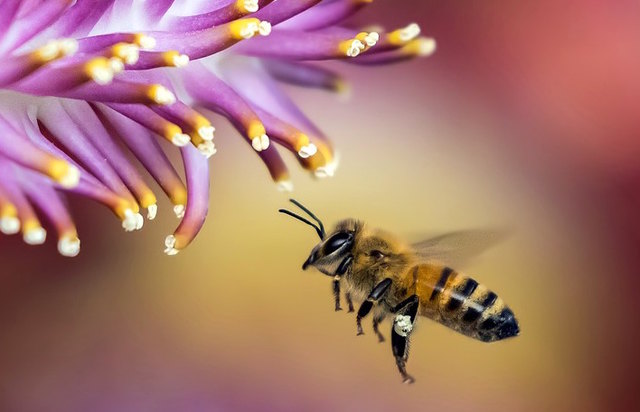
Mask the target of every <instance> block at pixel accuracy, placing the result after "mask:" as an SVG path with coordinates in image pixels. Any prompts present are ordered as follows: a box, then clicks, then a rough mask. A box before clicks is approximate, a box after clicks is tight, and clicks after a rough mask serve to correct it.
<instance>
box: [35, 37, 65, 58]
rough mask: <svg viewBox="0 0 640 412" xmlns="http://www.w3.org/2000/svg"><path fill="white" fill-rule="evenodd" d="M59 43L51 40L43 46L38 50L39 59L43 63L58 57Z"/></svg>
mask: <svg viewBox="0 0 640 412" xmlns="http://www.w3.org/2000/svg"><path fill="white" fill-rule="evenodd" d="M60 51H61V50H60V42H58V41H57V40H52V41H50V42H47V44H45V45H44V46H42V47H40V48H39V49H38V54H40V58H41V59H42V60H45V61H49V60H53V59H55V58H56V57H58V53H60Z"/></svg>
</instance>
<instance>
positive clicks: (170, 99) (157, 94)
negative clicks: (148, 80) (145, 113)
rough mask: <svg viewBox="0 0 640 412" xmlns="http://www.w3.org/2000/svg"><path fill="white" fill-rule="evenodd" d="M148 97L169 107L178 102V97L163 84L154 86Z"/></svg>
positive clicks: (151, 87) (150, 88)
mask: <svg viewBox="0 0 640 412" xmlns="http://www.w3.org/2000/svg"><path fill="white" fill-rule="evenodd" d="M147 95H148V96H149V97H150V98H151V100H153V101H154V102H156V103H157V104H162V105H169V104H173V103H175V102H176V96H175V95H174V94H173V92H171V90H169V89H167V88H166V87H164V86H163V85H161V84H153V85H151V86H150V87H149V90H148V91H147Z"/></svg>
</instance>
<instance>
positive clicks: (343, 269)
mask: <svg viewBox="0 0 640 412" xmlns="http://www.w3.org/2000/svg"><path fill="white" fill-rule="evenodd" d="M352 263H353V256H351V255H349V256H347V257H346V258H344V260H343V261H342V262H341V263H340V266H338V270H336V275H335V276H334V277H333V298H334V301H335V311H336V312H337V311H339V310H342V308H341V307H340V278H341V277H342V275H344V274H345V273H347V270H349V268H350V267H351V264H352ZM348 302H349V309H351V310H353V305H352V304H351V300H350V299H348Z"/></svg>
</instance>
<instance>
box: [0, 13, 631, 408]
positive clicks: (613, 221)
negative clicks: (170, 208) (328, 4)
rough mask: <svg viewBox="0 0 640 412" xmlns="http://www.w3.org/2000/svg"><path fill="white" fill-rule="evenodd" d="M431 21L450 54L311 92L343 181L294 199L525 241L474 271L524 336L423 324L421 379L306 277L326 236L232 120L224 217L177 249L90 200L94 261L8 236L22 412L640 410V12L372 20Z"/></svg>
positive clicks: (2, 319) (11, 359)
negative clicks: (405, 374)
mask: <svg viewBox="0 0 640 412" xmlns="http://www.w3.org/2000/svg"><path fill="white" fill-rule="evenodd" d="M412 21H416V22H418V23H419V24H420V25H421V26H422V28H423V33H424V34H425V35H429V36H433V37H435V38H436V39H437V42H438V50H437V52H436V54H435V55H434V56H433V57H431V58H429V59H424V60H419V61H413V62H410V63H407V64H404V65H399V66H389V67H377V68H361V67H352V66H346V65H340V66H338V67H339V68H340V70H342V71H343V72H344V73H345V75H346V76H347V78H349V79H351V80H352V96H351V99H350V100H349V101H348V102H345V103H340V104H338V103H336V99H335V97H333V96H330V95H327V94H323V93H318V92H307V91H299V90H297V89H291V91H292V93H293V94H294V95H295V96H296V99H297V101H299V102H300V104H301V105H302V106H303V107H304V108H305V110H306V111H307V113H309V114H310V115H311V117H312V118H313V119H314V120H316V121H317V123H318V124H319V125H321V127H322V128H323V129H324V130H325V131H326V132H327V133H328V134H329V135H330V136H331V137H332V139H333V141H334V142H335V143H336V146H337V147H338V148H339V150H340V152H341V154H342V164H341V166H340V168H339V169H338V173H337V175H336V177H335V178H334V179H332V180H330V181H321V182H315V181H312V179H309V178H307V177H306V176H304V175H302V173H299V172H297V173H294V177H295V179H296V180H295V183H296V185H297V186H296V192H295V193H294V195H295V196H296V197H297V198H298V199H300V200H302V201H304V202H305V203H307V204H309V206H310V207H312V208H313V209H314V210H316V211H317V212H318V213H319V214H320V215H322V216H324V217H325V219H326V220H327V223H328V222H332V221H336V220H337V219H339V218H342V217H346V216H356V217H359V218H362V219H365V220H367V221H370V222H371V223H372V224H376V225H380V226H383V227H387V228H389V229H392V230H395V231H397V232H398V233H401V234H415V233H425V232H434V233H438V232H442V231H446V230H454V229H460V228H465V227H479V226H491V225H500V226H509V227H512V228H513V229H514V233H515V235H514V237H513V238H512V239H510V240H509V241H507V242H506V244H505V245H501V246H498V247H496V248H495V249H493V250H491V251H489V252H488V253H487V254H486V255H484V256H482V257H481V259H479V260H478V261H477V262H475V263H473V264H472V265H471V266H470V267H469V268H464V269H465V270H468V271H470V272H472V273H473V274H474V275H476V277H477V278H478V279H479V280H481V281H482V282H485V283H486V284H488V285H489V286H490V287H491V288H493V289H496V290H498V291H499V292H500V294H501V296H503V297H504V298H505V300H506V301H507V302H508V303H509V304H510V306H511V307H512V308H513V309H514V311H515V312H516V315H517V316H518V317H519V319H520V322H521V325H522V330H523V333H522V336H520V337H518V338H517V339H513V340H511V341H509V342H503V343H498V344H495V345H488V346H487V345H483V344H481V343H477V342H468V341H467V340H465V338H462V337H460V336H458V335H455V334H453V333H450V332H449V331H446V330H444V328H441V327H439V326H437V325H431V324H429V323H428V322H427V321H424V322H422V323H421V325H420V329H419V330H418V331H417V333H416V334H415V336H414V340H413V342H414V343H413V346H412V353H411V359H410V362H409V370H410V372H412V373H413V374H414V375H415V376H416V378H417V379H418V381H417V382H416V384H415V385H413V386H412V387H405V386H402V385H401V384H400V380H399V378H398V376H397V372H396V370H395V367H394V366H393V360H392V356H391V353H390V349H389V348H388V347H387V344H384V345H377V344H376V343H375V339H374V338H373V337H372V336H371V335H372V334H371V332H370V331H368V334H367V335H365V336H364V337H358V338H356V336H355V326H354V320H353V319H352V318H351V317H348V316H347V315H345V314H344V313H341V314H335V313H333V311H332V308H331V301H330V300H331V298H330V292H329V284H328V283H327V282H326V279H324V278H323V277H321V276H320V275H318V274H315V273H306V272H304V273H303V272H301V271H300V270H299V266H300V264H301V263H302V261H303V260H304V259H305V258H306V254H307V253H308V251H309V250H310V249H311V247H312V246H313V243H314V241H315V240H313V238H312V234H311V233H310V232H309V231H308V230H307V229H306V228H305V227H299V226H298V225H296V224H294V223H292V222H290V221H288V220H286V219H283V218H281V217H280V216H277V215H276V214H275V210H276V209H277V208H278V207H281V206H283V205H284V204H285V202H286V197H285V196H283V195H281V194H278V193H277V192H275V190H274V189H273V187H271V186H270V184H269V179H268V176H267V173H266V172H265V171H264V170H262V168H261V166H260V165H259V163H258V162H257V159H252V158H251V154H250V153H248V150H247V149H246V147H244V145H243V144H242V142H240V139H238V138H236V137H234V136H232V132H231V131H230V130H229V129H228V128H227V129H225V128H224V127H220V132H219V133H218V136H220V137H219V138H220V139H221V142H220V143H219V145H220V147H221V150H220V153H218V154H217V155H216V156H215V157H214V159H212V165H213V166H212V167H213V172H212V176H213V194H212V198H213V200H212V210H211V216H210V218H209V221H208V222H207V225H206V227H205V230H204V231H203V232H202V234H201V235H200V237H199V238H198V239H197V241H196V243H195V244H194V245H192V246H191V247H190V248H189V249H188V250H187V251H185V252H184V253H182V254H180V255H179V256H177V257H176V258H174V259H172V258H168V257H165V256H163V255H162V253H161V249H162V248H161V246H162V240H161V239H163V237H164V235H166V234H167V233H168V232H169V231H170V230H172V229H173V225H174V224H175V222H173V220H171V219H170V218H169V217H163V216H161V217H160V220H159V222H157V223H154V224H153V225H149V226H148V227H145V230H144V231H143V232H141V233H139V234H134V235H125V234H123V233H121V231H120V230H119V228H118V225H117V224H116V223H114V221H113V219H112V217H111V216H109V215H108V213H107V212H105V211H104V210H102V209H100V208H98V207H97V206H95V205H93V204H88V203H86V202H84V201H82V202H74V204H73V207H74V210H75V211H76V216H77V221H78V226H79V228H80V235H81V237H82V241H83V251H82V253H81V256H79V257H78V258H77V259H74V260H68V259H63V258H60V257H58V256H56V255H55V252H54V249H55V248H54V247H53V245H51V244H50V245H48V246H47V247H46V248H38V249H36V248H29V247H27V246H25V245H23V244H21V243H20V242H19V241H18V239H13V238H10V239H7V238H0V248H1V249H0V250H1V255H0V259H1V260H2V265H1V269H0V328H1V329H0V330H2V337H1V338H0V366H1V367H2V371H3V373H2V375H1V377H0V410H3V411H4V410H7V411H57V410H60V411H84V410H92V411H112V410H118V411H146V410H153V411H155V410H163V411H164V410H166V411H174V410H190V411H209V410H278V411H284V410H296V411H297V410H362V409H364V408H367V409H368V410H390V409H392V408H393V409H394V410H402V409H410V408H421V409H443V410H518V411H529V410H530V411H534V410H540V409H543V408H544V409H546V410H554V411H555V410H594V411H599V410H623V409H626V410H635V409H637V408H638V407H640V403H639V401H638V399H637V397H638V395H637V387H638V380H637V370H638V367H640V365H639V362H638V355H637V350H636V346H637V343H636V342H637V340H638V337H639V332H638V330H637V326H636V325H637V321H636V319H635V315H636V314H638V313H639V312H638V309H639V306H640V300H639V299H638V298H637V292H636V291H637V290H638V287H640V281H638V276H637V275H638V269H637V267H638V266H637V263H638V262H637V260H638V259H637V256H638V245H640V219H638V217H637V213H638V209H639V207H638V206H639V200H640V197H639V194H640V190H639V188H638V183H640V163H638V161H637V157H638V154H639V152H640V139H638V133H639V132H640V120H639V118H640V117H639V116H638V107H639V104H640V79H639V76H638V73H640V46H639V44H640V24H639V23H640V4H638V3H637V2H635V1H618V2H605V1H596V0H585V1H580V2H571V1H549V0H542V1H537V2H522V1H519V2H511V1H482V2H480V1H468V2H453V1H417V0H414V1H403V2H397V1H391V0H377V1H376V2H374V3H373V4H372V5H371V6H370V7H369V8H368V9H367V10H366V11H365V12H363V13H362V14H360V15H358V16H357V17H356V18H355V19H354V22H356V23H358V24H370V23H381V24H384V25H385V26H386V27H396V26H403V25H405V24H406V23H408V22H412ZM354 119H355V120H354ZM216 126H217V127H218V125H216ZM225 134H226V136H227V137H225ZM240 162H242V168H240V167H239V163H240ZM245 163H246V164H245ZM166 210H167V209H166V208H165V211H166ZM166 214H168V212H167V213H166ZM300 226H301V225H300ZM387 327H388V325H387V326H385V328H387Z"/></svg>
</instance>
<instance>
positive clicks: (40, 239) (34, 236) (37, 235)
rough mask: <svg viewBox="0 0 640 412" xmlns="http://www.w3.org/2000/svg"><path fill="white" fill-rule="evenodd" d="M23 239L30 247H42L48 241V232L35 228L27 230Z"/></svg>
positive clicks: (41, 228)
mask: <svg viewBox="0 0 640 412" xmlns="http://www.w3.org/2000/svg"><path fill="white" fill-rule="evenodd" d="M22 239H24V241H25V243H27V244H29V245H41V244H43V243H44V241H45V240H47V231H46V230H44V228H43V227H35V228H32V229H29V230H27V231H26V232H25V233H24V235H22Z"/></svg>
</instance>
